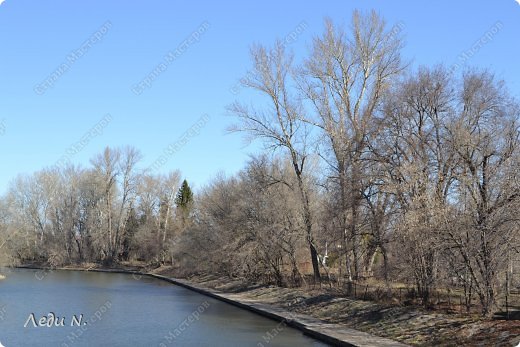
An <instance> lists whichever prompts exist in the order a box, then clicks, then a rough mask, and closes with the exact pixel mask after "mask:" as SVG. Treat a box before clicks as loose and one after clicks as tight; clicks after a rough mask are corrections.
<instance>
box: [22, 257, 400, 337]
mask: <svg viewBox="0 0 520 347" xmlns="http://www.w3.org/2000/svg"><path fill="white" fill-rule="evenodd" d="M16 268H20V269H33V270H49V271H55V270H67V271H85V272H89V271H92V272H104V273H121V274H129V275H139V276H148V277H152V278H156V279H158V280H162V281H166V282H169V283H171V284H174V285H178V286H180V287H183V288H186V289H188V290H191V291H194V292H197V293H199V294H201V295H204V296H208V297H211V298H213V299H216V300H219V301H222V302H225V303H227V304H230V305H233V306H235V307H238V308H241V309H244V310H247V311H249V312H252V313H254V314H257V315H260V316H263V317H265V318H268V319H271V320H274V321H276V322H279V323H281V324H284V325H287V326H288V327H290V328H293V329H297V330H298V331H300V332H302V333H303V334H304V335H306V336H310V337H312V338H314V339H316V340H318V341H321V342H324V343H327V344H332V345H334V346H360V347H361V346H367V347H368V346H382V347H394V346H395V347H404V346H407V345H405V344H403V343H401V342H397V341H394V340H391V339H388V338H384V337H379V336H376V335H373V334H369V333H366V332H363V331H360V330H355V329H352V328H349V327H347V326H344V325H341V324H336V323H329V322H325V321H323V320H321V319H318V318H315V317H312V316H309V315H305V314H299V313H293V312H290V311H288V310H285V309H283V308H279V307H276V306H274V305H269V304H264V303H260V302H253V301H251V300H247V299H244V298H240V297H239V295H237V294H233V293H223V292H220V291H218V290H215V289H211V288H207V287H203V286H200V285H198V284H196V283H193V282H190V281H187V280H184V279H179V278H173V277H168V276H164V275H160V274H155V273H152V272H143V271H139V270H131V269H117V268H116V269H109V268H108V269H105V268H88V269H87V268H83V267H59V268H50V267H44V266H37V265H20V266H17V267H16Z"/></svg>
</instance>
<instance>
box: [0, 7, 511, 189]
mask: <svg viewBox="0 0 520 347" xmlns="http://www.w3.org/2000/svg"><path fill="white" fill-rule="evenodd" d="M355 9H359V10H362V11H369V10H372V9H374V10H376V11H377V12H378V13H379V14H380V15H381V16H382V17H384V18H385V19H386V21H387V22H388V24H389V26H390V27H391V26H393V25H397V26H398V27H399V28H400V30H401V33H402V34H403V36H404V38H405V47H404V49H403V57H404V59H405V60H407V61H409V62H411V65H412V67H417V66H420V65H434V64H439V63H444V64H446V65H447V66H454V67H455V68H456V69H460V70H461V71H462V70H463V69H464V68H465V67H470V66H475V67H481V68H488V69H490V70H492V71H494V72H495V74H496V76H497V77H499V78H501V79H504V80H505V82H506V84H507V86H508V88H509V89H510V92H511V94H512V95H513V96H515V97H516V98H517V99H520V64H519V63H518V61H519V55H520V46H519V42H520V40H519V34H520V4H519V3H517V2H516V1H515V0H495V1H466V0H461V1H459V0H457V1H453V0H450V1H447V0H440V1H417V0H414V1H397V0H396V1H388V0H363V1H359V0H357V1H354V0H350V1H348V0H343V1H335V0H325V1H312V2H311V1H309V2H305V1H303V2H302V1H300V2H296V1H279V0H278V1H272V0H265V1H256V2H248V1H240V2H239V1H236V0H235V1H225V0H221V1H218V2H217V1H215V2H213V1H179V0H149V1H120V0H114V1H107V0H103V1H98V0H90V1H65V0H61V1H59V0H47V1H34V0H33V1H29V0H5V1H2V0H0V158H1V170H0V194H1V193H3V192H5V191H6V190H7V188H8V186H9V182H11V181H12V180H13V179H14V178H15V177H16V176H17V175H18V174H31V173H33V172H36V171H38V170H40V169H43V168H45V167H51V166H53V165H56V164H59V163H63V162H64V161H71V162H73V163H76V164H81V165H83V166H88V165H89V159H90V158H92V157H93V156H94V155H96V154H97V153H100V152H101V151H102V150H103V149H104V148H105V147H106V146H110V147H122V146H126V145H131V146H134V147H136V148H137V149H139V150H140V151H141V152H142V154H143V156H144V159H143V161H142V163H141V167H143V168H151V170H152V171H153V172H156V173H160V174H163V173H167V172H169V171H172V170H177V169H178V170H180V171H181V172H182V175H183V177H184V178H186V179H187V180H188V181H189V182H190V183H191V184H192V185H193V186H194V187H195V189H198V188H200V187H202V186H204V185H205V184H207V183H208V182H209V181H210V180H211V179H212V178H213V177H215V176H216V175H217V174H218V173H219V172H223V173H226V174H228V175H231V174H234V173H236V172H238V171H239V170H240V169H241V168H243V167H244V165H245V163H246V162H247V160H248V158H249V155H250V154H251V153H255V152H258V151H259V150H260V148H261V147H260V144H258V143H253V144H250V145H247V144H246V143H245V142H244V140H243V137H242V136H241V135H240V134H227V133H226V128H227V127H228V126H229V125H230V124H231V123H233V122H234V120H233V118H232V117H231V116H230V115H229V113H228V111H227V110H226V106H228V105H229V104H231V103H232V102H234V101H235V100H238V101H242V102H246V103H250V102H254V101H255V100H256V96H255V95H253V94H251V93H250V92H249V91H247V90H244V89H243V88H241V87H240V85H239V84H238V81H239V79H240V78H241V77H243V76H246V75H247V73H248V71H249V69H250V68H251V66H252V65H251V60H250V56H249V49H250V47H251V46H252V45H253V44H263V45H267V46H269V45H272V44H273V43H274V42H275V40H276V39H282V40H284V39H285V40H286V42H287V48H288V49H289V50H291V51H293V52H294V54H295V56H296V57H300V58H301V57H304V56H305V55H306V54H307V52H308V51H309V48H310V45H311V42H312V38H313V37H315V36H318V35H320V34H321V33H322V31H323V23H324V18H326V17H328V18H331V19H332V20H333V21H334V22H336V23H337V24H339V25H344V26H345V27H348V25H349V21H350V18H351V15H352V11H353V10H355Z"/></svg>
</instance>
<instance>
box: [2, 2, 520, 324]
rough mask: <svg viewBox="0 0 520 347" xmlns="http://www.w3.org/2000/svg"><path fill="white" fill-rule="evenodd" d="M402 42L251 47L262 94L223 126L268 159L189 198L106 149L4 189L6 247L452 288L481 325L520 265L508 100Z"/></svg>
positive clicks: (252, 82)
mask: <svg viewBox="0 0 520 347" xmlns="http://www.w3.org/2000/svg"><path fill="white" fill-rule="evenodd" d="M402 47H403V39H402V37H401V36H400V31H399V30H394V28H389V27H388V26H387V25H386V23H385V21H384V20H383V19H382V18H381V17H380V16H379V15H377V14H376V13H374V12H372V13H368V14H363V13H359V12H354V14H353V16H352V20H351V23H350V27H349V29H344V28H343V27H340V26H338V25H336V24H335V23H333V22H332V21H329V20H327V21H326V22H325V29H324V32H323V33H322V34H321V35H320V36H316V37H315V38H314V39H313V41H312V46H311V49H310V51H309V52H308V54H307V55H306V56H303V57H297V59H295V57H294V56H293V55H292V54H291V53H290V52H287V51H286V48H285V46H284V45H283V43H282V42H277V43H275V44H274V45H273V46H272V47H264V46H261V45H258V46H254V47H253V48H252V49H251V58H252V65H253V70H252V73H249V74H248V76H247V77H246V78H244V79H242V80H241V83H242V84H243V86H244V87H246V88H249V89H250V90H251V91H254V92H256V93H257V95H258V98H257V99H254V100H255V101H254V102H252V101H251V100H247V99H245V98H244V99H243V100H239V101H237V102H235V103H233V104H232V105H230V106H229V113H230V114H232V115H233V116H234V119H235V124H234V125H232V126H230V127H229V131H230V132H241V133H244V134H245V137H246V139H248V140H251V141H253V140H260V141H261V142H262V143H263V144H264V145H265V149H264V151H262V152H261V153H258V154H257V155H255V156H252V157H251V159H250V160H249V162H248V163H246V165H245V167H244V168H243V169H242V170H241V171H240V172H239V173H237V174H236V175H233V176H230V177H226V176H224V175H222V174H219V175H217V176H216V177H215V178H214V179H212V180H211V182H210V183H209V184H208V185H207V186H206V187H204V188H203V189H201V190H200V192H198V193H197V195H196V196H193V193H192V192H191V190H190V189H189V186H188V185H187V183H185V184H183V185H182V187H183V188H182V189H181V190H180V191H179V182H180V173H179V172H172V173H170V174H169V175H153V174H149V173H146V172H143V171H140V170H139V169H138V168H137V167H138V165H137V164H138V162H139V160H140V158H141V156H140V154H139V152H138V151H137V150H136V149H133V148H124V149H110V148H107V149H106V150H105V151H104V152H103V153H102V154H100V155H98V156H96V157H95V158H93V159H92V160H91V167H90V168H87V169H85V168H81V167H76V166H69V167H66V168H61V169H54V170H43V171H40V172H38V173H36V174H34V175H33V176H31V177H20V178H18V179H17V180H15V181H14V182H13V184H12V185H11V188H10V190H9V192H8V193H7V194H6V195H5V196H4V198H3V199H2V205H1V209H0V213H1V226H2V230H3V233H2V234H1V235H2V236H1V237H3V240H4V241H2V239H0V244H1V242H4V243H6V244H7V247H6V246H4V249H9V250H11V251H12V252H13V253H12V256H13V257H14V258H16V259H18V260H19V261H27V260H34V259H40V260H44V261H47V262H53V261H59V262H84V261H95V262H104V263H113V262H118V261H124V260H137V259H138V260H143V261H147V262H155V263H158V264H160V263H171V264H172V265H173V266H176V267H178V269H179V270H180V271H183V272H185V273H186V274H193V273H217V274H226V275H229V276H232V277H236V276H239V277H244V278H248V279H250V280H251V281H263V282H266V283H276V284H278V285H301V284H304V283H307V282H309V281H312V282H320V281H323V280H324V278H325V279H326V280H331V278H337V279H342V280H344V281H347V282H352V281H361V280H364V279H367V278H376V279H379V280H382V281H385V282H386V283H390V282H391V281H402V282H406V283H410V284H413V285H414V286H415V287H416V289H417V292H418V293H419V295H420V297H421V298H422V301H423V303H425V304H427V303H428V302H429V300H430V299H431V298H430V296H431V293H432V291H433V290H434V289H436V288H440V287H444V286H457V287H460V288H462V289H463V291H464V294H465V297H466V300H469V301H471V298H472V296H473V295H476V296H477V297H478V298H479V302H480V304H481V306H482V313H483V314H484V315H489V314H491V313H492V312H493V310H494V309H495V308H496V300H497V297H498V295H499V294H500V293H501V292H503V291H504V290H506V289H505V288H506V287H505V286H504V280H505V278H510V276H506V274H507V272H508V271H510V264H511V259H513V258H517V257H518V253H519V240H520V238H519V236H520V235H519V220H518V217H517V216H518V213H517V212H518V208H519V202H520V199H519V197H520V183H519V182H520V179H519V177H518V176H519V172H518V168H519V163H520V161H519V160H520V156H519V154H520V147H519V127H518V116H519V114H520V105H519V103H518V101H517V100H516V99H515V98H514V97H513V96H512V95H511V94H510V92H509V91H508V89H507V87H506V86H505V84H504V83H503V82H502V81H501V80H499V79H497V78H496V77H495V76H494V74H493V73H492V72H491V71H489V70H481V69H467V70H465V71H462V72H459V71H455V70H453V69H449V68H447V67H445V66H443V65H437V66H431V67H428V66H423V67H419V68H411V67H410V65H409V64H407V63H406V62H404V61H403V58H402V56H401V50H402ZM296 61H297V62H296ZM305 264H308V265H309V269H310V270H309V271H306V267H305ZM309 273H310V274H311V276H310V277H309V276H308V275H309Z"/></svg>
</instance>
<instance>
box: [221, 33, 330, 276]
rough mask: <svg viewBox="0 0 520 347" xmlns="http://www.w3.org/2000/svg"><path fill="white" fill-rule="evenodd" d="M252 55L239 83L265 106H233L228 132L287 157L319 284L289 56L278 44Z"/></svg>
mask: <svg viewBox="0 0 520 347" xmlns="http://www.w3.org/2000/svg"><path fill="white" fill-rule="evenodd" d="M251 55H252V59H253V63H254V67H253V68H254V71H255V73H253V74H250V75H248V77H247V78H245V79H243V80H242V83H243V84H244V86H245V87H248V88H251V89H253V90H255V91H257V92H260V93H262V94H263V96H265V97H267V99H268V107H266V108H265V109H259V108H255V107H248V106H245V105H244V104H240V103H238V102H236V103H234V104H233V105H232V106H231V107H230V111H231V112H232V113H233V114H234V115H236V116H237V117H238V119H239V124H238V125H236V126H233V127H230V129H229V130H230V131H244V132H247V133H248V134H249V136H250V137H251V138H252V139H255V138H260V139H262V140H264V141H265V142H264V143H265V144H266V146H267V147H268V148H271V149H278V148H282V149H284V150H285V151H286V153H287V154H288V156H289V157H290V159H291V163H292V167H293V170H294V174H295V176H296V179H297V188H296V189H298V192H299V194H300V199H301V204H302V211H303V212H302V213H303V219H304V221H305V228H306V239H307V243H308V247H309V250H310V257H311V262H312V268H313V273H314V279H315V280H316V281H320V279H321V276H320V269H319V263H318V251H317V246H316V244H315V240H314V235H313V233H314V231H313V215H312V211H311V202H310V200H309V199H310V197H309V192H308V187H307V186H306V183H305V175H306V172H305V169H306V165H305V164H306V160H307V158H308V156H309V152H308V150H309V148H308V146H309V144H308V138H309V130H308V128H307V126H306V124H305V122H303V121H302V118H303V114H302V105H301V104H300V103H299V102H298V99H297V98H296V97H295V95H294V94H293V93H291V91H290V87H291V69H292V56H291V55H289V54H287V53H286V52H285V49H284V45H283V44H282V43H281V42H277V43H276V44H275V46H274V48H272V49H266V48H264V47H262V46H258V47H254V48H253V49H252V50H251Z"/></svg>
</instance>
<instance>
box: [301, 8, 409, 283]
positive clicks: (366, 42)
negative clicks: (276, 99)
mask: <svg viewBox="0 0 520 347" xmlns="http://www.w3.org/2000/svg"><path fill="white" fill-rule="evenodd" d="M401 46H402V40H401V38H400V37H399V30H395V29H394V30H390V29H388V28H387V26H386V24H385V21H384V20H383V19H382V18H381V17H379V16H378V15H377V14H376V13H375V12H371V13H370V14H368V15H363V14H361V13H360V12H358V11H355V12H354V14H353V16H352V24H351V29H350V31H348V32H346V31H344V30H343V29H340V28H338V27H336V26H335V25H334V24H333V23H332V21H330V20H327V21H326V22H325V33H324V34H323V35H322V36H321V37H317V38H315V39H314V44H313V49H312V52H311V56H310V57H309V58H308V59H307V60H306V62H305V65H304V68H303V69H301V71H300V78H299V79H298V80H299V85H300V90H301V91H302V93H303V95H304V96H305V97H306V99H307V100H309V101H310V104H311V105H312V106H313V108H314V112H313V113H314V116H312V117H311V116H309V115H307V117H306V121H307V122H309V123H311V124H313V125H315V126H317V127H318V128H319V129H321V131H322V132H323V134H324V136H325V139H326V148H327V149H330V151H329V153H330V154H331V155H330V157H331V158H330V159H327V162H328V163H329V164H330V168H331V170H332V172H333V174H332V176H333V177H334V178H335V179H336V180H337V184H338V188H339V190H340V199H341V211H340V220H341V223H340V228H341V229H342V230H341V232H342V233H343V235H344V249H345V250H346V252H347V253H346V254H345V256H346V259H347V273H348V277H349V279H351V280H352V279H353V278H355V279H357V278H359V277H360V276H361V275H362V269H361V264H362V262H363V260H362V258H363V250H362V249H361V248H362V239H361V235H360V232H359V230H358V226H359V223H360V208H361V204H362V199H363V194H362V191H363V187H362V183H361V179H362V176H363V172H362V171H363V156H364V154H365V153H366V149H367V135H368V132H369V131H370V128H371V126H372V120H373V118H374V115H375V112H376V110H377V108H378V106H379V105H380V103H381V100H382V98H383V97H384V95H385V93H386V92H387V91H388V88H389V87H390V85H391V80H392V79H394V78H395V77H396V76H398V75H399V74H400V73H401V71H402V70H403V64H402V62H401V56H400V50H401ZM350 254H352V257H351V256H350ZM351 258H352V261H350V259H351ZM351 263H353V264H351ZM352 272H353V273H352Z"/></svg>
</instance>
